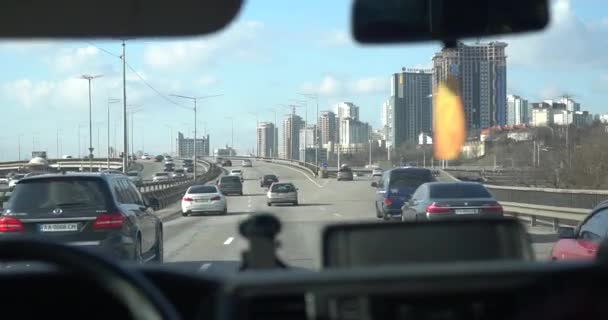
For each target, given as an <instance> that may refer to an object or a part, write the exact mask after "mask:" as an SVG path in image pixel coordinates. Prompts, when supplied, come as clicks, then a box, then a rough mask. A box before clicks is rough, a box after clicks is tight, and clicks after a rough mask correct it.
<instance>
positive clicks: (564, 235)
mask: <svg viewBox="0 0 608 320" xmlns="http://www.w3.org/2000/svg"><path fill="white" fill-rule="evenodd" d="M557 236H558V238H560V239H575V238H576V232H575V230H574V228H572V227H558V228H557Z"/></svg>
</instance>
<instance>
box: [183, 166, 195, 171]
mask: <svg viewBox="0 0 608 320" xmlns="http://www.w3.org/2000/svg"><path fill="white" fill-rule="evenodd" d="M184 169H185V170H186V172H194V166H192V165H190V166H184Z"/></svg>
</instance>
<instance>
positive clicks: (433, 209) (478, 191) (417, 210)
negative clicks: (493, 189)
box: [401, 182, 503, 221]
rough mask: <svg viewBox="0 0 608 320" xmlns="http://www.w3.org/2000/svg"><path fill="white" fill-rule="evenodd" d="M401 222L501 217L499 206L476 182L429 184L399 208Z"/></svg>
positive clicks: (420, 188)
mask: <svg viewBox="0 0 608 320" xmlns="http://www.w3.org/2000/svg"><path fill="white" fill-rule="evenodd" d="M401 212H402V214H401V220H402V221H420V220H441V219H458V218H471V217H502V215H503V212H502V206H501V205H500V204H499V203H498V202H497V201H496V199H494V197H493V196H492V195H491V194H490V192H489V191H488V190H487V189H486V188H485V187H484V186H483V185H482V184H479V183H476V182H428V183H424V184H422V185H420V186H419V187H418V188H417V189H416V191H415V192H414V194H412V197H411V198H410V200H409V201H408V202H406V203H405V204H404V205H403V207H401Z"/></svg>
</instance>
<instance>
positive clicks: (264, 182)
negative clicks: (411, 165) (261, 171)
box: [260, 174, 279, 188]
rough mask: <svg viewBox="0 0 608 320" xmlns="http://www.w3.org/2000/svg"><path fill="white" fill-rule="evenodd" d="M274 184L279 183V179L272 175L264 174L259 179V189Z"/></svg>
mask: <svg viewBox="0 0 608 320" xmlns="http://www.w3.org/2000/svg"><path fill="white" fill-rule="evenodd" d="M275 182H279V178H278V177H277V176H275V175H274V174H266V175H264V176H263V177H261V178H260V187H261V188H268V187H270V185H271V184H273V183H275Z"/></svg>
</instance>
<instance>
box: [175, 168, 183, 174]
mask: <svg viewBox="0 0 608 320" xmlns="http://www.w3.org/2000/svg"><path fill="white" fill-rule="evenodd" d="M175 173H184V169H177V170H175Z"/></svg>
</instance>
